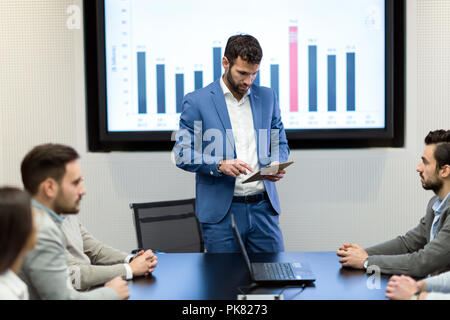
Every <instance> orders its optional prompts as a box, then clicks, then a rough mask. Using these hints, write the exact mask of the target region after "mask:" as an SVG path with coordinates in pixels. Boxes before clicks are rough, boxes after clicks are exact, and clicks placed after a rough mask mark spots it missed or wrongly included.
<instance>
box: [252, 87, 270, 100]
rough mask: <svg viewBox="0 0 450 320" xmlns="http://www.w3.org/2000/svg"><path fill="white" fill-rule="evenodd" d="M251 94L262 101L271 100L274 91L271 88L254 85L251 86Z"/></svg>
mask: <svg viewBox="0 0 450 320" xmlns="http://www.w3.org/2000/svg"><path fill="white" fill-rule="evenodd" d="M251 93H252V94H253V95H255V96H260V97H262V98H263V99H265V98H273V95H274V91H273V89H272V88H269V87H264V86H258V85H256V84H253V85H252V87H251Z"/></svg>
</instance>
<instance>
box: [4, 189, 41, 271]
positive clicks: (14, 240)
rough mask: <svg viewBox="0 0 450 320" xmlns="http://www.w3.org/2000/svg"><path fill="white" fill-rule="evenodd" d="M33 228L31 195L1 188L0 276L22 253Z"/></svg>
mask: <svg viewBox="0 0 450 320" xmlns="http://www.w3.org/2000/svg"><path fill="white" fill-rule="evenodd" d="M32 228H33V220H32V215H31V198H30V195H29V194H28V193H27V192H25V191H22V190H20V189H17V188H13V187H3V188H0V274H1V273H3V272H5V271H6V270H7V269H9V268H10V267H11V266H12V265H13V263H14V261H15V260H16V259H17V257H18V255H19V253H20V252H21V251H22V249H23V247H24V245H25V243H26V241H27V239H28V237H29V236H30V234H31V232H32Z"/></svg>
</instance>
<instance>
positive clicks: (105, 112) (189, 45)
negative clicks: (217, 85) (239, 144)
mask: <svg viewBox="0 0 450 320" xmlns="http://www.w3.org/2000/svg"><path fill="white" fill-rule="evenodd" d="M88 3H89V6H90V7H91V8H93V7H92V3H91V2H89V1H88V2H85V7H86V6H87V5H88ZM397 3H398V2H397ZM91 11H92V10H90V9H89V8H87V9H86V8H85V16H86V17H85V18H86V25H85V26H86V31H85V36H86V37H87V40H86V43H87V45H86V46H87V51H86V54H87V55H86V57H87V61H88V66H87V82H88V94H89V90H91V91H92V90H93V89H90V87H92V85H89V82H90V81H95V80H93V79H94V78H93V77H91V76H90V73H93V72H94V71H93V70H91V69H93V68H92V66H93V65H92V64H93V63H95V67H96V68H94V69H95V72H97V73H98V74H96V76H97V77H96V78H95V79H98V84H99V85H97V86H96V89H95V91H96V92H95V93H92V92H91V94H97V97H99V98H98V101H99V108H100V110H99V114H100V116H99V120H98V121H99V123H100V124H99V128H100V129H99V131H100V132H99V136H100V140H101V139H103V140H105V141H114V140H120V141H122V142H124V141H127V140H130V141H131V140H133V139H134V140H139V141H146V140H148V141H152V140H158V139H159V140H161V139H166V138H167V137H170V132H173V131H175V130H177V129H178V127H179V118H180V114H181V112H182V100H183V97H184V95H186V94H187V93H189V92H192V91H194V90H197V89H200V88H202V87H205V86H207V85H208V84H210V83H211V82H213V81H215V80H217V79H218V78H219V77H220V76H221V75H222V74H223V72H224V70H223V67H222V57H223V55H224V50H225V46H226V42H227V39H228V38H229V37H230V36H232V35H235V34H250V35H253V36H254V37H256V38H257V39H258V40H259V42H260V44H261V47H262V49H263V59H262V61H261V64H260V71H259V73H258V75H257V77H256V79H255V84H257V85H260V86H266V87H270V88H272V89H273V90H274V91H275V93H276V95H277V98H278V102H279V106H280V110H281V118H282V121H283V124H284V126H285V129H286V130H287V133H288V138H289V137H290V138H291V139H292V138H294V139H297V138H301V139H310V138H314V139H316V138H318V137H319V139H324V138H325V139H326V138H330V137H331V138H336V137H341V138H347V139H349V138H350V139H351V138H361V137H369V138H370V137H372V138H373V137H382V138H392V137H393V134H394V133H393V115H394V105H393V104H394V103H393V101H394V99H393V95H394V86H395V81H396V80H395V77H394V64H393V63H394V55H395V50H394V49H395V48H394V46H395V43H394V31H395V30H394V29H395V28H394V26H395V13H394V2H393V1H391V0H339V1H336V0H314V1H312V0H296V1H292V0H278V1H272V0H270V1H269V0H258V1H251V0H247V1H242V0H228V1H226V2H222V1H211V0H194V1H185V0H167V1H153V0H96V1H95V10H94V11H95V17H94V18H92V17H91ZM400 23H401V22H400ZM94 27H95V40H92V38H93V37H94V36H93V35H92V33H90V32H92V29H93V28H94ZM89 41H90V42H89ZM93 41H95V42H96V45H97V47H96V51H97V54H96V61H95V62H92V61H91V62H89V61H90V60H91V59H92V58H91V57H90V55H89V53H90V52H91V51H92V50H93V49H92V48H91V47H92V46H93V45H91V44H92V42H93ZM90 43H91V44H90ZM398 62H400V63H404V61H403V60H397V63H398ZM89 64H91V66H89ZM402 76H403V75H402ZM402 93H403V92H402ZM91 104H92V103H91ZM88 107H89V106H88ZM91 113H92V112H91ZM89 121H91V122H92V120H89ZM155 137H156V138H155ZM162 137H164V138H162Z"/></svg>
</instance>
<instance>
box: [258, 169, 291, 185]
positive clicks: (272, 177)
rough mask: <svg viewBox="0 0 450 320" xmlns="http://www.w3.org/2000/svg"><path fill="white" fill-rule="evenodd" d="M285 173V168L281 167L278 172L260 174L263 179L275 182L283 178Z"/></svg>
mask: <svg viewBox="0 0 450 320" xmlns="http://www.w3.org/2000/svg"><path fill="white" fill-rule="evenodd" d="M285 174H286V170H285V169H282V170H278V172H277V173H276V174H273V175H268V176H262V177H263V179H264V180H268V181H271V182H277V181H280V180H281V179H283V177H284V175H285Z"/></svg>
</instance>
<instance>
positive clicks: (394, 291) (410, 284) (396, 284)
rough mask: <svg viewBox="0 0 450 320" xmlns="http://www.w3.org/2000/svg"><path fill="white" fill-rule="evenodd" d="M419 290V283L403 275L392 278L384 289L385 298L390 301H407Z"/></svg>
mask: <svg viewBox="0 0 450 320" xmlns="http://www.w3.org/2000/svg"><path fill="white" fill-rule="evenodd" d="M421 289H422V288H420V285H419V283H418V282H416V281H415V280H414V279H413V278H411V277H408V276H404V275H402V276H392V277H391V278H390V279H389V283H388V285H387V287H386V298H389V299H391V300H409V299H411V297H412V296H413V295H414V294H415V293H416V292H417V291H419V290H421ZM421 297H422V294H421Z"/></svg>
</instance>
